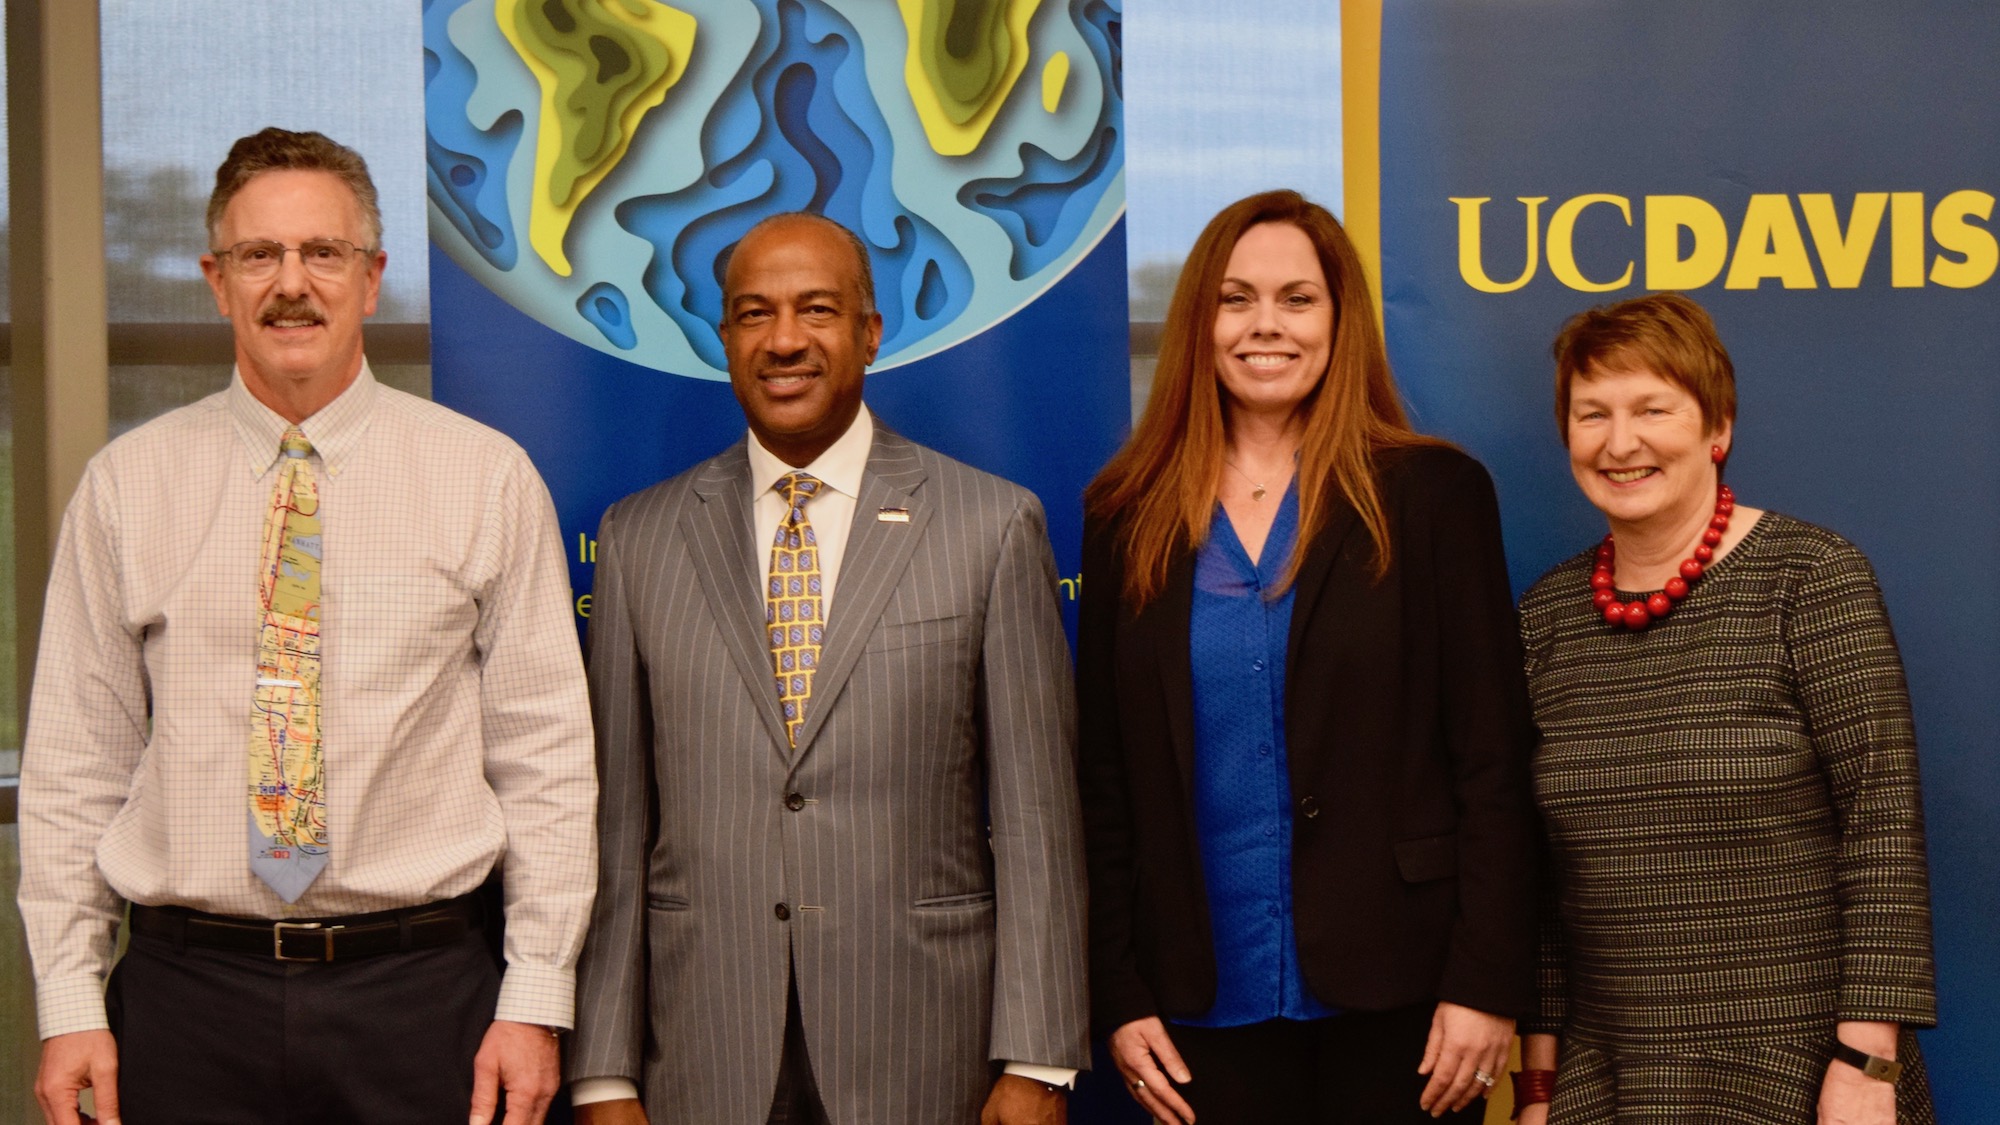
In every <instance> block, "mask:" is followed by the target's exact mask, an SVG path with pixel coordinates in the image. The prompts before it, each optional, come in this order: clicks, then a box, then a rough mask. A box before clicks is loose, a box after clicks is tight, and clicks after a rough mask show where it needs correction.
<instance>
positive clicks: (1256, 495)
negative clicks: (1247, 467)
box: [1222, 457, 1268, 503]
mask: <svg viewBox="0 0 2000 1125" xmlns="http://www.w3.org/2000/svg"><path fill="white" fill-rule="evenodd" d="M1222 463H1223V464H1225V465H1227V466H1229V467H1230V468H1232V469H1236V475H1237V476H1239V477H1242V478H1243V479H1244V480H1246V481H1250V499H1251V501H1252V502H1257V503H1261V502H1262V501H1263V499H1264V497H1265V496H1266V495H1267V494H1268V490H1267V489H1265V487H1264V486H1263V485H1261V484H1258V483H1257V482H1256V481H1254V480H1250V474H1249V473H1246V472H1244V471H1243V470H1242V469H1240V468H1237V465H1236V462H1234V461H1231V460H1230V459H1229V458H1227V457H1224V458H1223V459H1222Z"/></svg>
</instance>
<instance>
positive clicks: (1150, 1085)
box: [1111, 1016, 1194, 1125]
mask: <svg viewBox="0 0 2000 1125" xmlns="http://www.w3.org/2000/svg"><path fill="white" fill-rule="evenodd" d="M1111 1061H1112V1062H1114V1063H1116V1064H1117V1065H1118V1073H1120V1074H1122V1075H1124V1076H1125V1088H1126V1089H1127V1090H1130V1091H1131V1092H1132V1099H1133V1100H1134V1101H1136V1102H1138V1103H1139V1106H1140V1108H1142V1109H1144V1110H1145V1111H1146V1112H1147V1113H1150V1114H1152V1115H1153V1119H1154V1120H1155V1121H1165V1122H1168V1123H1169V1125H1179V1123H1181V1122H1186V1123H1187V1125H1194V1109H1193V1108H1192V1107H1190V1106H1189V1105H1188V1104H1187V1102H1186V1101H1184V1100H1182V1098H1181V1096H1180V1094H1179V1093H1178V1092H1177V1091H1176V1090H1175V1089H1174V1088H1173V1085H1172V1083H1170V1082H1168V1081H1167V1075H1169V1074H1171V1075H1173V1081H1174V1082H1179V1083H1181V1084H1182V1085H1186V1084H1187V1083H1189V1082H1192V1081H1194V1075H1192V1074H1189V1073H1188V1068H1187V1064H1186V1063H1184V1062H1182V1061H1181V1053H1180V1052H1179V1051H1176V1050H1174V1041H1173V1040H1171V1039H1169V1038H1167V1025H1166V1024H1164V1023H1161V1022H1160V1017H1158V1016H1147V1017H1146V1018H1145V1019H1142V1020H1133V1021H1132V1022H1131V1023H1128V1024H1125V1025H1124V1026H1123V1027H1120V1028H1119V1029H1118V1030H1117V1031H1114V1032H1112V1033H1111Z"/></svg>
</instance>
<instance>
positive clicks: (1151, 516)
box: [1084, 190, 1444, 611]
mask: <svg viewBox="0 0 2000 1125" xmlns="http://www.w3.org/2000/svg"><path fill="white" fill-rule="evenodd" d="M1260 223H1288V224H1290V225H1292V226H1294V227H1297V228H1298V229H1299V230H1301V231H1303V232H1304V233H1305V235H1306V237H1307V238H1309V239H1311V240H1312V243H1313V247H1314V249H1315V250H1317V251H1318V254H1319V264H1320V268H1321V269H1322V270H1323V271H1325V273H1326V282H1327V289H1328V290H1329V292H1330V294H1331V296H1332V299H1333V315H1334V324H1333V349H1332V357H1331V359H1330V361H1329V363H1328V366H1327V371H1326V374H1325V376H1324V377H1322V378H1321V379H1320V382H1319V385H1318V386H1317V387H1315V388H1314V389H1313V391H1312V392H1311V393H1310V394H1309V395H1307V396H1306V399H1305V401H1304V402H1302V403H1301V404H1300V405H1299V409H1300V410H1301V411H1303V412H1304V414H1305V433H1304V435H1303V437H1302V438H1301V440H1300V444H1299V462H1298V489H1299V535H1298V539H1297V541H1296V543H1294V545H1293V547H1292V557H1291V559H1290V560H1289V561H1288V562H1287V563H1286V566H1285V570H1284V574H1283V576H1282V577H1281V578H1280V579H1279V584H1278V587H1277V588H1278V590H1283V589H1285V588H1286V587H1288V586H1290V585H1291V583H1292V581H1293V580H1294V579H1295V578H1296V577H1297V576H1298V570H1299V564H1300V562H1301V561H1302V560H1303V559H1304V557H1305V550H1306V546H1307V544H1309V543H1310V542H1312V539H1313V537H1314V536H1315V535H1317V534H1318V533H1319V531H1320V530H1321V529H1322V528H1323V527H1325V525H1326V520H1327V512H1328V509H1329V508H1330V507H1331V505H1332V503H1333V501H1334V499H1335V497H1336V496H1337V497H1338V498H1340V499H1344V500H1346V501H1347V503H1349V504H1351V505H1352V506H1353V507H1354V510H1355V511H1356V512H1358V513H1359V514H1360V516H1361V522H1362V524H1363V525H1364V526H1365V527H1367V529H1368V534H1369V537H1370V538H1372V539H1373V540H1374V541H1375V566H1374V571H1375V576H1376V578H1378V579H1379V578H1381V577H1382V576H1383V575H1385V574H1387V573H1388V571H1389V565H1390V558H1391V548H1390V543H1389V521H1388V516H1387V515H1386V513H1384V512H1383V510H1382V496H1381V491H1380V488H1379V487H1378V481H1377V472H1376V457H1377V455H1378V454H1379V453H1381V452H1382V451H1383V450H1386V449H1393V448H1400V447H1405V446H1413V445H1442V444H1444V443H1443V442H1440V441H1438V440H1437V439H1435V438H1430V437H1425V436H1423V435H1422V434H1419V433H1417V432H1416V431H1414V430H1412V429H1411V428H1410V423H1409V418H1408V416H1407V415H1405V413H1404V412H1403V402H1402V398H1401V396H1400V395H1399V394H1398V393H1397V390H1396V383H1395V379H1394V378H1393V377H1391V375H1390V374H1389V357H1388V354H1387V352H1386V351H1385V350H1384V349H1383V346H1382V332H1381V329H1380V327H1379V326H1377V324H1376V322H1375V309H1374V302H1373V300H1372V299H1371V298H1370V296H1369V291H1368V279H1367V276H1366V275H1365V274H1364V273H1363V272H1362V268H1361V258H1360V255H1358V254H1356V253H1355V250H1354V244H1353V243H1352V242H1349V241H1348V238H1347V232H1346V231H1345V230H1342V229H1341V226H1340V222H1339V220H1337V219H1335V218H1334V217H1333V215H1332V214H1331V213H1329V212H1328V211H1327V209H1326V208H1324V207H1321V206H1320V205H1319V204H1317V203H1313V202H1310V201H1308V200H1307V199H1306V198H1305V197H1304V196H1302V195H1300V194H1299V193H1298V192H1296V191H1290V190H1283V191H1267V192H1262V193H1259V194H1257V195H1253V196H1250V197H1249V198H1247V199H1240V200H1238V201H1236V202H1235V203H1232V204H1230V205H1229V206H1228V207H1225V208H1223V209H1222V212H1221V213H1220V214H1218V215H1216V216H1215V218H1213V219H1210V220H1209V221H1208V226H1206V227H1204V228H1203V229H1202V232H1201V236H1200V237H1199V238H1197V239H1195V244H1194V249H1193V250H1192V251H1190V252H1189V254H1188V259H1187V263H1186V264H1185V265H1184V266H1182V268H1181V276H1180V281H1179V282H1178V283H1176V284H1175V286H1174V296H1173V301H1172V303H1170V304H1169V305H1168V306H1167V320H1166V325H1165V327H1164V330H1163V332H1162V334H1161V339H1160V352H1159V361H1158V364H1157V366H1156V367H1155V368H1154V374H1153V390H1152V394H1151V396H1150V397H1149V398H1148V399H1147V402H1146V411H1145V413H1144V414H1142V415H1141V416H1140V418H1139V424H1138V425H1137V426H1136V427H1134V428H1133V431H1132V436H1131V438H1129V439H1128V440H1127V441H1126V442H1125V446H1124V448H1122V449H1120V450H1119V451H1118V454H1117V455H1116V456H1115V457H1113V458H1112V459H1111V462H1110V463H1109V464H1107V465H1105V466H1104V470H1103V471H1102V472H1100V473H1098V474H1097V479H1096V480H1093V481H1091V482H1090V487H1089V488H1087V489H1086V490H1085V491H1084V509H1085V511H1086V512H1088V513H1089V514H1090V515H1091V516H1092V517H1094V518H1096V519H1099V520H1103V521H1106V522H1112V521H1116V522H1117V523H1118V524H1119V526H1120V532H1119V540H1118V550H1119V551H1120V553H1121V554H1122V555H1123V557H1124V562H1125V568H1124V569H1125V589H1124V590H1122V591H1120V593H1121V594H1122V595H1123V596H1124V597H1125V599H1126V601H1127V602H1128V603H1129V604H1130V606H1131V607H1132V609H1133V610H1134V611H1137V610H1139V609H1142V608H1144V607H1145V606H1146V605H1147V604H1148V603H1150V602H1151V601H1152V600H1153V599H1154V598H1156V597H1158V596H1159V594H1160V592H1161V591H1162V590H1164V589H1165V588H1166V584H1167V572H1168V571H1169V570H1170V569H1171V568H1172V566H1173V564H1174V562H1175V560H1177V559H1178V558H1180V557H1181V556H1182V555H1183V554H1185V553H1186V552H1188V551H1191V550H1194V549H1197V548H1199V547H1200V546H1201V545H1202V543H1203V541H1204V540H1206V539H1207V537H1208V528H1209V522H1210V519H1211V517H1212V513H1213V512H1214V510H1215V497H1216V488H1217V486H1218V484H1219V483H1220V481H1221V477H1222V468H1223V454H1224V451H1225V449H1226V448H1227V445H1228V433H1227V420H1226V418H1225V413H1226V407H1225V405H1224V402H1223V396H1222V394H1221V392H1220V390H1219V386H1220V384H1219V380H1218V378H1217V375H1216V370H1215V310H1216V302H1217V300H1218V294H1220V293H1221V291H1222V280H1223V274H1224V272H1225V271H1226V270H1227V268H1228V265H1229V255H1230V254H1231V253H1232V252H1233V251H1234V250H1235V249H1236V243H1237V240H1238V239H1240V238H1242V237H1243V232H1245V231H1247V230H1249V229H1250V228H1251V227H1254V226H1257V225H1258V224H1260Z"/></svg>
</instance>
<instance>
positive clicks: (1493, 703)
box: [1077, 447, 1583, 1034]
mask: <svg viewBox="0 0 2000 1125" xmlns="http://www.w3.org/2000/svg"><path fill="white" fill-rule="evenodd" d="M1381 490H1382V500H1383V504H1384V508H1385V510H1386V512H1387V513H1388V516H1389V523H1390V533H1391V545H1392V548H1393V549H1392V560H1393V564H1394V565H1393V568H1392V569H1391V570H1390V571H1389V573H1388V574H1387V576H1385V577H1384V578H1382V579H1381V580H1380V581H1379V582H1378V581H1376V579H1375V578H1374V576H1373V573H1372V569H1371V568H1372V563H1373V559H1374V546H1373V542H1372V540H1371V539H1370V537H1369V535H1368V530H1367V528H1366V527H1365V526H1364V525H1363V524H1362V522H1361V520H1360V517H1359V515H1358V514H1357V513H1356V512H1355V511H1354V509H1353V508H1352V507H1350V506H1348V505H1347V504H1346V503H1344V502H1339V501H1336V503H1335V506H1334V507H1333V508H1332V509H1331V511H1330V513H1329V518H1328V520H1327V524H1326V527H1325V529H1324V530H1322V531H1321V532H1320V534H1318V535H1317V536H1315V537H1314V538H1313V539H1312V541H1311V543H1310V544H1309V546H1308V550H1307V553H1306V556H1305V561H1304V564H1303V565H1302V566H1301V568H1300V570H1299V574H1298V579H1297V597H1296V600H1295V601H1294V603H1293V609H1292V623H1291V633H1290V649H1289V655H1288V657H1287V679H1286V684H1285V734H1286V740H1287V763H1286V764H1287V767H1288V771H1289V774H1290V777H1291V790H1292V794H1291V795H1292V802H1293V810H1292V822H1293V835H1292V897H1293V920H1294V926H1295V928H1296V929H1297V931H1298V943H1299V960H1300V963H1301V968H1302V969H1303V970H1304V974H1305V978H1306V983H1307V985H1308V987H1310V988H1311V989H1312V992H1313V994H1314V995H1315V996H1317V997H1319V999H1321V1000H1322V1001H1324V1002H1326V1003H1328V1004H1332V1005H1335V1006H1337V1007H1340V1008H1343V1009H1353V1010H1363V1011H1376V1010H1384V1009H1388V1008H1394V1007H1401V1006H1404V1005H1409V1004H1417V1003H1430V1002H1435V1001H1437V1000H1449V1001H1452V1002H1453V1003H1457V1004H1463V1005H1465V1006H1467V1007H1471V1008H1477V1009H1480V1010H1482V1011H1487V1012H1493V1013H1497V1014H1501V1015H1509V1016H1525V1015H1528V1014H1530V1013H1531V1012H1532V1011H1533V1009H1534V979H1533V974H1534V951H1535V924H1536V889H1535V885H1534V884H1535V876H1536V866H1537V861H1536V857H1537V855H1538V844H1537V821H1536V819H1535V812H1534V806H1533V804H1532V802H1531V799H1530V794H1529V782H1528V760H1529V756H1530V754H1531V753H1532V746H1533V739H1532V733H1531V732H1532V728H1531V725H1530V720H1529V712H1528V704H1527V692H1526V687H1525V685H1524V682H1523V678H1522V663H1521V647H1520V638H1519V634H1518V632H1517V630H1516V624H1515V616H1514V602H1513V597H1512V595H1511V593H1510V590H1509V587H1508V581H1507V570H1506V563H1505V559H1504V557H1503V552H1502V547H1501V543H1500V516H1499V506H1498V504H1497V503H1496V501H1495V499H1494V494H1493V484H1492V481H1491V479H1490V478H1489V477H1488V476H1487V475H1486V470H1485V469H1484V468H1482V467H1481V466H1480V464H1479V463H1478V462H1477V461H1474V460H1473V459H1472V458H1470V457H1467V456H1466V455H1465V454H1463V453H1460V452H1458V451H1457V450H1454V449H1449V448H1442V447H1419V448H1413V449H1408V450H1399V451H1394V452H1391V453H1388V454H1385V455H1384V456H1383V457H1382V459H1381ZM1116 531H1117V529H1116V527H1115V525H1112V526H1105V525H1102V524H1099V523H1096V522H1093V523H1092V524H1091V526H1089V527H1087V528H1086V529H1085V536H1084V560H1083V601H1082V606H1081V618H1082V619H1081V627H1080V633H1079V637H1078V646H1077V687H1078V694H1079V697H1080V698H1079V703H1080V721H1081V731H1080V734H1081V744H1080V747H1079V751H1080V753H1079V763H1078V770H1079V775H1080V784H1081V786H1082V790H1083V797H1084V802H1083V808H1084V825H1085V839H1086V844H1087V849H1088V856H1089V865H1090V946H1091V982H1090V985H1091V1001H1092V1017H1093V1022H1094V1024H1095V1025H1096V1027H1097V1030H1098V1033H1099V1034H1108V1033H1109V1032H1111V1031H1112V1030H1114V1029H1116V1028H1117V1027H1118V1026H1119V1025H1120V1024H1123V1023H1126V1022H1128V1021H1131V1020H1134V1019H1139V1018H1141V1017H1144V1016H1150V1015H1159V1016H1166V1017H1192V1016H1197V1015H1200V1014H1201V1013H1203V1012H1205V1011H1207V1010H1208V1009H1209V1007H1211V1006H1212V1005H1213V1004H1214V1002H1215V988H1216V972H1215V947H1214V940H1213V931H1212V929H1211V927H1210V924H1209V916H1208V896H1207V891H1206V890H1205V888H1204V886H1203V877H1202V867H1201V848H1200V844H1199V842H1198V840H1197V838H1196V829H1195V811H1194V799H1193V792H1194V789H1193V776H1194V753H1195V747H1194V702H1193V671H1192V665H1191V661H1190V657H1189V643H1188V641H1189V638H1188V619H1189V612H1190V610H1191V608H1192V605H1193V597H1194V556H1193V554H1192V553H1190V554H1188V555H1186V556H1184V557H1183V558H1181V559H1180V560H1179V561H1178V562H1177V563H1176V564H1175V566H1174V568H1173V570H1172V572H1171V574H1170V576H1169V579H1168V582H1167V587H1166V590H1165V591H1164V592H1163V593H1162V594H1161V595H1160V596H1159V597H1158V598H1156V599H1155V600H1154V601H1153V603H1152V604H1151V605H1148V606H1147V607H1146V609H1145V611H1144V612H1143V613H1139V614H1137V615H1134V614H1133V613H1132V612H1131V611H1130V608H1129V606H1128V605H1127V604H1126V602H1125V600H1124V598H1123V597H1121V596H1120V591H1121V590H1122V589H1123V588H1124V573H1123V564H1122V560H1121V559H1120V557H1119V554H1118V551H1117V550H1116V542H1115V541H1116V537H1117V536H1116ZM1578 596H1579V597H1581V596H1583V594H1582V592H1581V591H1579V592H1578Z"/></svg>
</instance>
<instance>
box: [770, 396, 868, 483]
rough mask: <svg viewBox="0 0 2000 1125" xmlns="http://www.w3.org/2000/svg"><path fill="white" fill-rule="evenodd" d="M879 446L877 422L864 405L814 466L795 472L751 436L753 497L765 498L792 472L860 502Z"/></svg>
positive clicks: (817, 458) (815, 461) (814, 460)
mask: <svg viewBox="0 0 2000 1125" xmlns="http://www.w3.org/2000/svg"><path fill="white" fill-rule="evenodd" d="M874 447H875V419H874V416H873V415H871V414H870V413H869V412H868V408H867V407H866V406H863V407H862V408H861V409H860V410H858V411H856V412H855V414H854V421H853V422H852V423H850V424H849V425H848V427H847V432H846V433H844V434H841V435H840V437H838V438H836V439H834V443H833V444H832V445H829V446H827V447H826V452H824V453H821V454H820V455H819V456H818V457H815V458H814V459H813V462H812V464H810V465H806V466H804V467H803V468H800V469H795V468H794V467H793V466H791V465H787V464H786V463H785V462H784V461H783V460H782V459H781V458H779V456H778V455H777V454H775V453H773V452H771V451H770V450H768V449H765V448H764V444H763V443H762V442H760V441H758V440H757V435H756V434H754V433H753V434H751V435H750V446H749V448H750V484H751V490H750V495H751V496H753V497H755V496H762V495H763V494H764V493H765V492H767V491H769V490H770V488H771V486H772V485H774V484H776V483H777V482H778V478H780V477H782V476H784V475H785V474H786V473H790V472H795V471H796V472H806V473H811V474H812V475H813V476H815V477H818V478H819V479H820V480H821V481H823V482H824V483H825V484H826V486H827V487H829V488H832V489H834V490H836V491H838V492H842V493H845V494H846V495H848V496H852V497H855V498H856V499H859V498H860V496H861V477H862V474H863V473H865V472H867V470H868V454H869V452H870V451H871V450H873V449H874Z"/></svg>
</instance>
